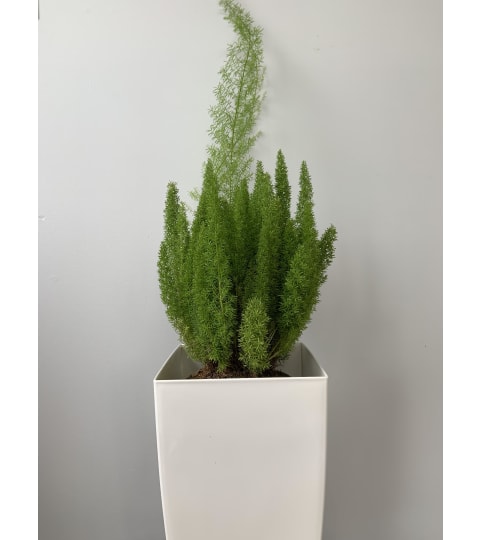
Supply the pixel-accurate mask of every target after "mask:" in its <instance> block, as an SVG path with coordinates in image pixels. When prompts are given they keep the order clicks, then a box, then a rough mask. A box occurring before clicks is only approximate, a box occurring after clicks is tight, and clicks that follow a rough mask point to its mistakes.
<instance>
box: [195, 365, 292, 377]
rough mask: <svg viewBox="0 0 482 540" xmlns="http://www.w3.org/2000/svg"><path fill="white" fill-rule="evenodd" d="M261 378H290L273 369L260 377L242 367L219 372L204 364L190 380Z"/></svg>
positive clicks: (213, 367)
mask: <svg viewBox="0 0 482 540" xmlns="http://www.w3.org/2000/svg"><path fill="white" fill-rule="evenodd" d="M259 377H289V375H288V374H287V373H284V372H283V371H280V370H278V369H275V368H271V369H269V370H267V371H265V372H263V373H262V374H261V375H259V376H256V375H253V374H252V373H251V372H250V371H248V370H246V369H243V368H242V367H235V368H228V369H227V370H226V371H223V372H219V371H217V370H216V366H215V365H214V364H204V366H203V367H202V368H201V369H200V370H199V371H198V372H197V373H194V374H193V375H190V376H189V377H188V379H242V378H249V379H256V378H259Z"/></svg>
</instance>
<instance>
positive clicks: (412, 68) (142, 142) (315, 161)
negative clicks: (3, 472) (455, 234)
mask: <svg viewBox="0 0 482 540" xmlns="http://www.w3.org/2000/svg"><path fill="white" fill-rule="evenodd" d="M243 5H244V6H246V7H247V8H248V9H249V10H250V11H251V13H252V15H253V17H254V18H255V20H256V21H257V22H258V23H259V24H261V25H262V26H263V27H264V29H265V34H264V36H265V53H266V63H267V68H268V72H267V91H268V97H267V100H266V103H265V107H264V113H263V117H262V119H261V128H262V130H263V132H264V136H263V138H262V139H261V140H260V141H259V144H258V146H257V150H256V153H257V157H260V158H262V159H263V160H264V161H265V164H266V166H267V167H268V168H269V169H271V170H272V169H273V167H274V161H275V155H276V151H277V149H278V148H282V149H283V150H284V152H285V155H286V158H287V162H288V167H289V170H290V172H291V180H292V184H294V185H296V182H297V171H298V168H299V165H300V162H301V160H302V159H306V160H307V162H308V166H309V167H310V171H311V175H312V178H313V183H314V190H315V202H316V217H317V222H318V226H319V228H320V229H323V228H325V227H327V226H328V225H329V224H330V223H334V224H335V225H336V226H337V229H338V231H339V241H338V243H337V257H336V260H335V262H334V263H333V265H332V267H331V269H330V272H329V279H328V281H327V283H326V284H325V285H324V287H323V289H322V300H321V303H320V305H319V308H318V310H317V312H316V313H315V314H314V316H313V319H312V322H311V325H310V327H309V329H308V330H307V331H306V332H305V335H304V336H303V340H304V341H305V343H306V344H307V345H308V346H309V348H311V349H312V351H313V352H314V353H315V354H317V355H319V356H320V358H321V359H322V363H323V366H324V368H325V369H326V371H327V372H328V374H329V377H330V382H329V426H328V458H327V459H328V461H327V484H326V508H325V527H324V536H323V538H324V540H387V539H390V540H407V539H410V540H438V539H440V538H441V536H442V533H441V527H442V523H441V496H442V493H441V490H442V487H441V432H442V423H441V415H442V407H441V377H442V373H441V365H442V364H441V356H442V351H441V347H442V339H441V331H442V219H441V218H442V203H441V197H442V182H441V176H442V172H441V168H442V157H441V152H442V129H441V122H442V114H441V112H442V63H441V60H442V58H441V57H442V42H441V39H442V6H441V2H439V1H435V0H366V1H364V2H360V1H359V0H336V1H334V0H330V1H328V0H284V1H279V0H278V1H276V0H264V1H263V2H256V0H244V1H243ZM41 9H42V13H41V19H40V21H39V214H40V216H41V217H40V220H39V242H40V244H39V247H40V256H39V305H40V314H39V368H40V369H39V414H40V418H39V430H40V440H39V460H40V461H39V497H40V499H39V527H40V533H39V538H40V540H66V539H68V540H85V539H89V540H134V539H136V540H147V539H149V540H154V539H162V538H163V537H164V536H163V525H162V513H161V499H160V493H159V484H158V476H157V475H158V470H157V461H156V448H155V432H154V408H153V395H152V378H153V376H154V374H155V372H156V371H157V370H158V368H159V367H160V365H161V363H162V362H163V359H165V357H166V355H167V354H168V353H169V352H170V351H171V350H172V349H173V348H174V347H175V346H176V343H177V338H176V335H175V333H174V332H173V331H172V329H171V327H170V326H169V324H168V322H167V320H166V317H165V315H164V309H163V306H162V304H161V301H160V299H159V295H158V289H157V275H156V258H157V250H158V245H159V242H160V239H161V237H162V212H163V205H164V195H165V189H166V184H167V182H168V181H169V180H175V181H177V182H178V183H179V185H180V189H181V194H182V196H183V198H185V199H187V193H188V192H189V190H191V189H192V188H194V187H196V186H199V185H200V183H201V175H200V173H201V165H202V163H203V161H204V160H205V147H206V145H207V143H208V138H207V134H206V130H207V128H208V126H209V117H208V114H207V108H208V106H209V105H210V104H212V103H213V97H212V89H213V88H214V86H215V85H216V83H217V81H218V76H217V71H218V69H219V67H220V66H221V64H222V62H223V59H224V52H225V47H226V44H227V43H228V42H229V41H230V40H231V38H232V34H231V32H230V29H229V27H228V26H227V24H226V23H225V22H224V21H223V20H222V17H221V16H220V13H219V9H218V6H217V3H216V1H215V0H202V1H201V0H183V1H182V2H173V1H169V2H168V1H165V0H156V1H153V0H83V1H82V2H79V1H77V0H76V1H73V0H69V1H66V0H62V1H60V0H42V6H41ZM294 192H295V194H296V188H295V189H294ZM206 540H207V539H206Z"/></svg>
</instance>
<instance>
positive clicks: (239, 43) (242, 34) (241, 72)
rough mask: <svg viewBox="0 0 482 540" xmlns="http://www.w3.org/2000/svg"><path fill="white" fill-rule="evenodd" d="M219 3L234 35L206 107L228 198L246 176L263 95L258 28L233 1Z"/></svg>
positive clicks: (217, 166) (219, 174) (214, 158)
mask: <svg viewBox="0 0 482 540" xmlns="http://www.w3.org/2000/svg"><path fill="white" fill-rule="evenodd" d="M219 4H220V5H221V7H222V8H223V10H224V18H225V19H226V20H227V21H229V22H230V23H231V25H232V26H233V29H234V31H235V32H236V33H237V34H238V39H237V40H236V41H235V42H234V43H231V44H230V45H229V47H228V51H227V57H226V62H225V64H224V66H223V67H222V68H221V71H220V72H219V74H220V82H219V84H218V86H217V87H216V89H215V90H214V94H215V97H216V104H215V105H214V106H212V107H211V108H210V109H209V113H210V115H211V118H212V124H211V127H210V130H209V133H210V135H211V139H212V141H213V142H212V144H211V145H210V146H209V147H208V154H209V158H210V159H211V161H212V163H213V167H214V172H215V174H216V176H217V177H218V181H219V184H220V190H221V192H222V193H223V194H225V195H226V197H227V198H228V200H232V198H233V196H234V192H235V189H236V185H237V184H238V183H239V182H241V181H243V180H245V181H248V180H249V179H250V176H251V174H250V167H251V163H252V158H251V156H250V150H251V148H252V147H253V145H254V143H255V141H256V139H257V138H258V136H259V133H258V132H255V131H254V128H255V125H256V120H257V118H258V115H259V112H260V110H261V103H262V100H263V96H262V86H263V80H264V72H265V68H264V65H263V43H262V29H261V28H260V27H259V26H255V25H254V24H253V20H252V18H251V15H250V14H249V13H248V12H247V11H245V10H243V9H242V8H241V7H240V6H239V5H238V4H237V3H236V2H234V1H233V0H220V2H219Z"/></svg>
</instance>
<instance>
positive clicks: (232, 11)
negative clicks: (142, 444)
mask: <svg viewBox="0 0 482 540" xmlns="http://www.w3.org/2000/svg"><path fill="white" fill-rule="evenodd" d="M219 4H220V5H221V7H222V9H223V12H224V17H225V19H226V20H227V21H228V22H229V23H230V24H231V25H232V27H233V29H234V31H235V33H236V34H237V40H236V41H235V42H234V43H232V44H231V45H230V46H229V48H228V51H227V58H226V62H225V64H224V66H223V68H222V69H221V71H220V82H219V85H218V86H217V88H216V89H215V96H216V104H215V105H214V106H213V107H212V108H211V109H210V115H211V118H212V125H211V128H210V131H209V133H210V135H211V140H212V144H211V145H210V146H209V147H208V159H207V162H206V164H205V165H204V178H203V184H202V190H201V192H200V194H198V197H197V198H198V202H197V208H196V210H195V213H194V216H193V218H192V221H191V222H190V221H189V220H188V214H187V211H186V206H185V204H184V203H183V202H182V201H180V198H179V193H178V189H177V186H176V184H174V183H172V182H171V183H169V185H168V190H167V197H166V203H165V212H164V239H163V241H162V243H161V247H160V250H159V259H158V272H159V284H160V290H161V298H162V301H163V302H164V304H165V306H166V313H167V316H168V318H169V320H170V322H171V323H172V325H173V326H174V328H175V329H176V331H177V332H178V334H179V337H180V341H181V344H182V345H180V346H179V347H178V348H177V349H176V350H175V351H174V352H173V354H171V356H170V357H169V358H168V359H167V361H166V362H165V364H164V365H163V367H162V368H161V370H160V371H159V373H158V374H157V375H156V377H155V380H154V390H155V410H156V429H157V443H158V454H159V469H160V482H161V492H162V498H163V510H164V522H165V528H166V536H167V540H192V539H194V538H200V539H209V540H217V539H219V540H221V539H222V540H226V539H228V538H229V539H230V540H233V539H238V538H239V539H243V540H245V539H247V538H249V539H250V540H256V539H260V540H261V539H262V540H269V539H273V540H274V539H276V540H283V539H286V540H288V539H289V540H293V539H295V538H299V539H303V540H311V539H313V540H314V539H317V540H319V538H320V536H321V528H322V518H323V498H324V467H325V446H326V441H325V437H326V382H327V377H326V374H325V373H324V371H323V369H322V368H321V366H320V365H319V363H318V361H317V360H316V359H315V358H314V356H313V355H312V354H311V353H310V351H308V349H307V348H306V347H305V346H304V345H303V344H301V343H297V341H298V339H299V338H300V336H301V334H302V332H303V330H304V329H305V328H306V326H307V324H308V322H309V320H310V317H311V315H312V312H313V310H314V308H315V306H316V304H317V301H318V299H319V290H320V286H321V285H322V283H324V281H325V280H326V277H327V275H326V271H327V268H328V266H329V265H330V263H331V262H332V260H333V257H334V242H335V240H336V230H335V228H334V227H333V226H330V227H328V228H327V229H326V231H325V232H324V233H323V234H322V235H321V237H319V235H318V232H317V228H316V224H315V219H314V214H313V190H312V185H311V179H310V175H309V172H308V168H307V165H306V163H305V162H303V163H302V164H301V168H300V176H299V196H298V201H297V205H296V212H295V214H294V215H293V216H292V215H291V189H290V184H289V181H288V173H287V167H286V163H285V159H284V156H283V153H282V152H281V151H279V152H278V154H277V157H276V165H275V172H274V180H272V179H271V177H270V175H269V174H268V173H267V172H265V170H264V167H263V164H262V163H261V162H258V163H257V164H256V165H255V167H254V169H255V170H254V172H253V171H252V168H253V159H252V157H251V150H252V148H253V145H254V143H255V141H256V139H257V137H258V135H259V133H258V132H256V130H255V127H256V120H257V118H258V115H259V112H260V109H261V104H262V101H263V80H264V71H265V67H264V64H263V48H262V29H261V28H260V27H259V26H256V25H255V24H254V23H253V20H252V18H251V16H250V14H249V13H248V12H247V11H246V10H244V9H243V8H242V7H241V6H240V5H239V4H237V3H236V2H235V1H234V0H220V1H219Z"/></svg>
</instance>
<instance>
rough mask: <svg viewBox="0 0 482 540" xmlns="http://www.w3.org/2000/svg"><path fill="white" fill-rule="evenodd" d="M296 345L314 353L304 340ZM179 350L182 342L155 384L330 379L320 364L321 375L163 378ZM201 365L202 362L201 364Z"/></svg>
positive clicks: (163, 366) (279, 381)
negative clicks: (163, 373)
mask: <svg viewBox="0 0 482 540" xmlns="http://www.w3.org/2000/svg"><path fill="white" fill-rule="evenodd" d="M296 347H299V348H300V349H301V350H303V349H304V350H305V351H307V353H308V354H310V355H311V356H313V355H312V353H311V351H310V350H309V349H308V347H306V345H305V344H304V343H302V342H298V343H297V344H296V345H295V347H294V348H293V351H294V350H295V348H296ZM179 350H184V351H185V347H184V345H183V344H182V343H180V344H179V345H177V347H175V348H174V350H173V351H172V352H171V354H170V355H169V356H168V357H167V359H166V361H165V362H164V364H163V365H162V366H161V368H160V369H159V371H158V372H157V373H156V376H155V377H154V384H221V383H224V384H233V383H243V382H244V383H246V382H249V383H255V384H283V383H284V384H287V383H288V382H289V381H309V380H317V381H318V380H325V379H328V375H327V374H326V372H325V370H324V369H323V368H322V367H321V366H319V368H320V370H321V374H320V375H302V376H291V375H290V376H288V377H228V378H221V379H186V378H180V379H177V378H167V379H163V378H161V375H162V371H163V370H164V368H165V366H166V365H167V363H168V362H169V361H171V360H172V358H173V356H174V355H175V353H176V352H177V351H179ZM293 351H292V352H293ZM199 367H200V364H199Z"/></svg>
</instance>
